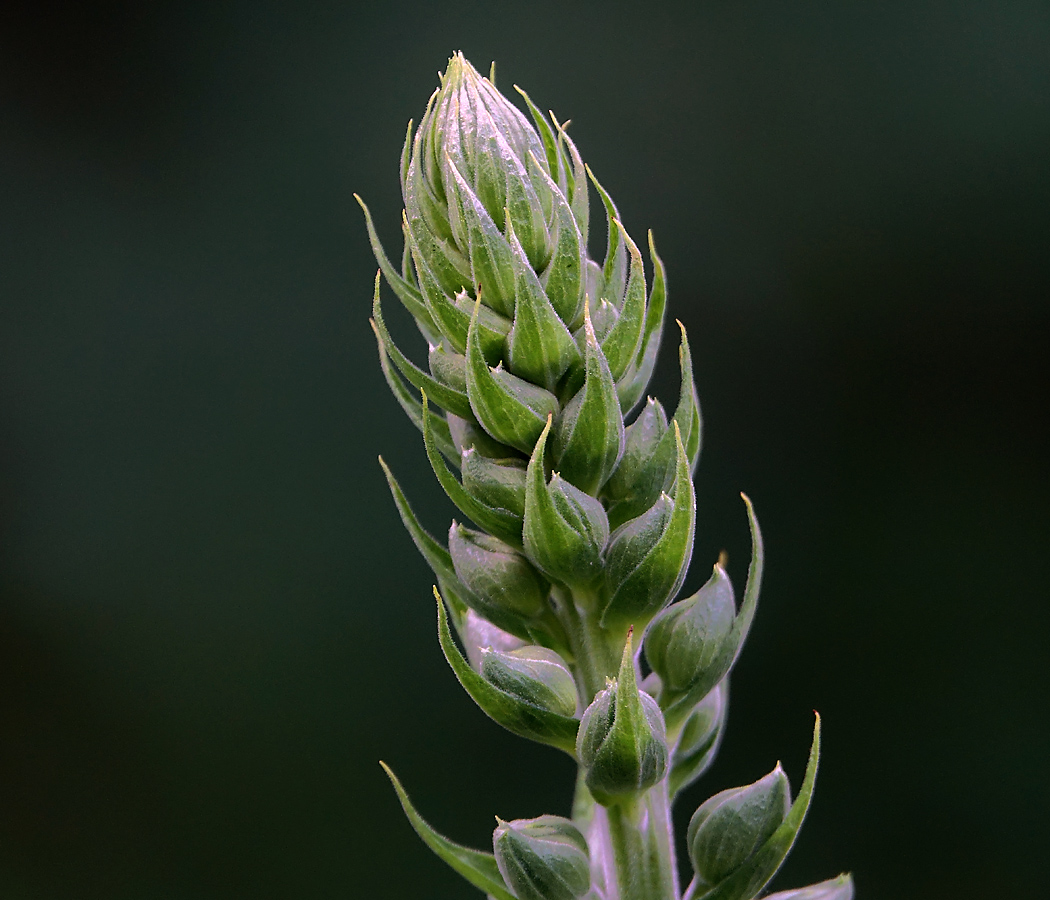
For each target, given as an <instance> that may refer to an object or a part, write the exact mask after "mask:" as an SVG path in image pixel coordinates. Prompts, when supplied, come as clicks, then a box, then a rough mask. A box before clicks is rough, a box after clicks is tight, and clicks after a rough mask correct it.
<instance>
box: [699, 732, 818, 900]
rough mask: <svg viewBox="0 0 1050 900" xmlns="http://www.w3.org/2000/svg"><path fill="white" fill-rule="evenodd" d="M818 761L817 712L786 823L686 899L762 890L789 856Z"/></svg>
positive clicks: (747, 897) (718, 899) (732, 897)
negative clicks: (744, 859)
mask: <svg viewBox="0 0 1050 900" xmlns="http://www.w3.org/2000/svg"><path fill="white" fill-rule="evenodd" d="M819 762H820V716H819V715H818V716H817V717H816V722H815V723H814V725H813V744H812V746H811V747H810V751H809V762H808V763H807V764H806V775H805V778H804V779H803V781H802V787H801V789H800V790H799V792H798V796H797V797H796V798H795V802H794V803H792V804H791V808H790V809H789V810H788V813H787V816H786V817H785V818H784V820H783V822H781V824H780V826H779V827H778V828H777V829H776V831H774V832H773V834H772V835H771V836H770V837H769V839H768V840H767V841H766V842H765V843H764V844H762V846H761V847H759V848H758V849H757V850H756V851H755V852H754V853H753V854H752V855H751V857H750V858H749V859H748V860H747V862H745V863H744V864H743V865H742V866H740V867H739V868H738V869H737V870H736V871H734V872H733V873H732V874H730V875H728V876H726V878H725V879H724V880H723V881H721V882H719V883H718V884H717V885H715V886H714V887H710V888H709V887H708V886H706V885H701V883H700V882H698V881H695V882H694V883H693V884H692V885H691V886H690V889H689V890H688V891H687V892H686V895H685V898H686V900H754V898H755V897H757V896H758V895H759V893H761V891H762V889H763V888H764V887H765V886H766V885H767V884H768V883H769V881H770V880H771V879H772V878H773V876H774V875H776V873H777V870H778V869H779V868H780V866H781V865H782V864H783V862H784V860H785V859H786V858H787V855H788V853H789V852H790V851H791V847H792V845H793V844H794V843H795V838H796V837H798V832H799V830H800V829H801V828H802V822H803V821H804V820H805V818H806V813H807V811H808V810H809V803H810V800H811V799H812V798H813V786H814V784H815V783H816V780H817V767H818V765H819ZM690 843H692V842H691V841H690Z"/></svg>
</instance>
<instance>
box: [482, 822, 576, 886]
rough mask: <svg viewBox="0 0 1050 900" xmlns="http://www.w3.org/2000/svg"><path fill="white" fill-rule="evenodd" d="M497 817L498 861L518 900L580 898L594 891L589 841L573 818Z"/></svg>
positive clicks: (496, 843) (494, 845)
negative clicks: (513, 818) (505, 818)
mask: <svg viewBox="0 0 1050 900" xmlns="http://www.w3.org/2000/svg"><path fill="white" fill-rule="evenodd" d="M497 821H499V824H498V825H497V826H496V830H495V832H494V833H493V835H492V846H493V849H494V850H495V856H496V864H497V865H498V866H499V871H500V874H501V875H502V876H503V880H504V882H505V883H506V884H508V885H509V886H510V888H511V889H512V890H513V891H514V893H515V895H516V896H517V897H518V898H519V900H579V898H581V897H583V896H584V895H585V894H586V893H587V891H588V890H590V886H591V871H590V867H591V863H590V855H589V854H588V851H587V841H586V839H585V838H584V836H583V835H582V834H581V833H580V830H579V829H578V828H577V827H576V826H575V825H573V823H572V822H570V821H569V820H568V819H563V818H562V817H561V816H540V817H539V818H536V819H517V820H516V821H513V822H504V821H501V820H497Z"/></svg>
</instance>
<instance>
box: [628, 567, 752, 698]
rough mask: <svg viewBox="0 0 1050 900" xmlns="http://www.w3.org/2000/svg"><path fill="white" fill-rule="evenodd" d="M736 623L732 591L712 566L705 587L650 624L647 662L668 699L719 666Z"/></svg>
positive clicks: (719, 570)
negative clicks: (658, 679)
mask: <svg viewBox="0 0 1050 900" xmlns="http://www.w3.org/2000/svg"><path fill="white" fill-rule="evenodd" d="M735 619H736V603H735V602H734V599H733V586H732V585H731V584H730V582H729V576H728V575H726V572H725V569H723V568H722V565H721V564H720V563H715V567H714V572H713V573H712V574H711V578H710V579H709V580H708V582H707V584H705V585H704V586H703V587H702V588H700V590H699V591H697V592H696V593H695V594H693V595H692V596H691V597H687V598H685V599H684V600H679V601H678V602H677V603H673V604H671V605H670V606H669V607H667V609H665V610H664V611H663V612H661V613H660V614H659V615H658V616H657V617H656V619H654V620H653V623H652V625H651V626H650V627H649V630H648V631H647V632H646V635H645V643H644V647H645V658H646V661H647V662H648V663H649V666H650V667H651V668H652V670H653V671H654V672H656V673H657V674H658V675H659V676H660V680H661V682H662V683H663V686H664V688H665V689H666V690H667V691H668V692H669V693H670V694H672V695H674V694H680V693H683V692H685V691H687V690H689V688H690V687H692V686H693V685H694V684H696V682H697V681H699V680H700V679H701V678H704V676H705V674H706V672H707V670H708V669H709V668H710V667H711V665H712V663H717V662H718V657H719V655H720V652H721V649H722V646H723V645H724V644H725V642H726V640H727V638H728V637H729V635H730V633H731V632H732V630H733V622H734V621H735ZM708 680H709V679H708Z"/></svg>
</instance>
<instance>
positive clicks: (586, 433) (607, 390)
mask: <svg viewBox="0 0 1050 900" xmlns="http://www.w3.org/2000/svg"><path fill="white" fill-rule="evenodd" d="M584 331H585V332H586V336H587V337H586V341H585V343H584V368H585V377H584V383H583V387H582V388H580V389H579V390H578V391H577V392H576V394H575V396H573V397H572V399H571V400H569V401H568V403H566V404H565V409H564V411H563V412H562V414H561V417H560V419H559V421H558V426H557V428H556V429H555V430H554V437H553V441H552V444H553V446H552V449H553V451H554V459H555V464H556V465H557V466H558V469H559V470H560V472H561V473H562V475H563V476H564V477H565V478H566V479H567V480H568V481H570V482H571V483H572V484H574V485H575V486H576V487H578V488H579V489H580V490H582V491H586V492H587V493H588V494H591V495H596V494H597V493H598V489H599V488H600V487H601V486H602V485H603V484H605V482H606V481H607V480H608V479H609V476H610V475H611V474H612V473H613V470H614V469H615V468H616V464H617V463H618V462H619V461H620V455H621V454H622V453H623V446H624V427H623V416H622V415H621V414H620V400H619V398H618V397H617V395H616V382H614V381H613V377H612V373H611V372H610V371H609V363H608V362H607V361H606V359H605V354H604V353H603V352H602V349H601V347H599V346H598V339H597V337H595V334H594V328H593V325H592V323H591V318H590V315H589V314H588V312H587V310H586V309H585V310H584Z"/></svg>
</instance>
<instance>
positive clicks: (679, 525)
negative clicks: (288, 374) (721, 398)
mask: <svg viewBox="0 0 1050 900" xmlns="http://www.w3.org/2000/svg"><path fill="white" fill-rule="evenodd" d="M518 93H519V94H520V95H521V98H522V100H523V102H524V104H525V107H526V109H527V110H528V113H529V116H530V117H531V120H530V118H528V117H526V116H525V115H524V114H523V113H522V112H521V111H520V110H519V109H518V108H517V107H516V106H514V104H512V103H511V102H510V101H509V100H507V98H506V97H504V96H503V95H502V94H501V93H500V92H499V91H497V89H496V86H495V83H494V75H490V77H489V78H484V77H482V76H481V75H479V73H478V72H477V71H476V70H475V69H474V68H473V67H472V66H471V65H470V64H469V63H468V62H467V61H466V60H465V59H464V58H463V56H462V55H461V54H460V55H457V56H454V57H453V58H452V59H451V60H450V61H449V65H448V68H447V70H446V72H445V73H444V75H443V76H441V85H440V87H439V88H438V89H437V90H436V91H435V92H434V94H433V96H432V97H431V98H430V102H429V103H428V104H427V108H426V112H425V113H424V115H423V118H422V120H421V122H420V124H419V127H418V128H416V129H415V130H413V127H412V123H409V127H408V134H407V136H406V140H405V147H404V151H403V153H402V157H401V187H402V191H403V194H404V199H405V211H404V215H403V217H402V228H403V232H404V251H403V254H402V259H401V265H400V267H396V266H395V265H394V264H393V263H392V262H391V260H390V258H389V257H388V256H387V254H386V252H385V251H384V249H383V247H382V246H381V244H380V242H379V238H378V236H377V233H376V230H375V227H374V225H373V222H372V218H371V215H370V213H369V211H368V208H367V207H366V206H365V204H364V203H363V202H361V206H362V208H363V209H364V212H365V220H366V225H367V227H368V232H369V236H370V238H371V241H372V247H373V250H374V252H375V254H376V258H377V260H378V262H379V268H380V273H379V274H377V276H376V284H375V293H374V297H373V320H372V324H373V327H374V330H375V333H376V337H377V340H378V346H379V357H380V363H381V366H382V369H383V372H384V375H385V376H386V379H387V382H388V383H389V385H390V388H391V390H392V391H393V393H394V395H395V397H396V398H397V400H398V401H399V403H400V404H401V406H402V407H403V409H404V410H405V412H406V413H407V414H408V416H409V418H410V419H411V421H412V422H413V423H414V424H415V425H416V426H417V427H418V428H419V430H420V431H421V432H422V434H423V443H424V447H425V450H426V454H427V458H428V460H429V462H430V465H431V466H432V468H433V470H434V474H435V476H436V477H437V480H438V482H439V483H440V484H441V486H442V488H443V489H444V490H445V492H446V493H447V494H448V496H449V498H450V499H451V500H452V502H453V503H454V504H455V505H456V507H457V508H458V509H459V510H460V512H461V513H462V515H463V517H464V518H465V519H467V520H469V521H470V522H471V523H472V525H473V527H469V526H467V525H465V524H461V523H459V522H456V521H453V522H452V525H451V528H450V530H449V534H448V541H447V544H446V543H443V542H441V541H440V540H438V539H437V538H435V537H433V536H432V535H431V534H430V533H428V532H427V531H426V530H425V529H424V528H423V527H422V525H421V524H420V522H419V521H418V519H417V518H416V515H415V513H414V512H413V510H412V508H411V507H410V505H409V503H408V501H407V499H406V497H405V495H404V493H403V492H402V490H401V488H400V486H399V485H398V483H397V481H396V480H395V478H394V476H393V474H392V473H391V472H390V471H389V469H388V468H387V467H386V465H385V464H384V471H385V472H386V475H387V479H388V482H389V484H390V488H391V492H392V494H393V496H394V501H395V503H396V505H397V508H398V511H399V512H400V514H401V517H402V520H403V521H404V523H405V526H406V528H407V529H408V531H409V533H410V535H411V537H412V539H413V541H414V542H415V544H416V546H417V547H418V549H419V551H420V552H421V553H422V555H423V556H424V558H425V559H426V560H427V562H428V563H429V564H430V566H431V568H432V569H433V571H434V575H435V578H436V580H437V587H436V589H435V591H436V593H437V610H438V635H439V642H440V645H441V648H442V651H443V652H444V655H445V657H446V659H447V660H448V662H449V664H450V666H451V667H452V669H453V671H454V673H455V675H456V677H457V679H458V680H459V682H460V684H461V685H462V686H463V687H464V689H465V690H466V692H467V693H468V694H469V695H470V696H471V697H472V698H473V699H474V700H475V701H476V703H477V704H478V706H480V707H481V709H482V710H484V712H485V713H487V714H488V715H489V717H491V718H492V719H493V720H494V721H496V722H498V723H499V724H501V725H503V726H504V727H505V728H507V729H509V730H511V731H512V732H514V733H515V734H518V735H521V736H523V737H526V738H529V739H531V740H535V741H538V742H540V743H545V744H548V745H550V746H553V747H556V748H558V749H560V750H562V751H564V752H565V753H568V754H569V755H570V756H572V757H573V758H574V760H576V762H577V764H578V766H579V768H580V776H581V777H580V778H579V780H578V786H577V793H576V797H575V799H574V803H573V820H572V821H570V820H568V819H562V818H559V817H556V816H541V817H539V818H537V819H529V820H518V821H511V822H503V821H500V822H499V825H498V827H497V828H496V831H495V834H494V836H493V853H486V852H483V851H478V850H469V849H467V848H465V847H461V846H460V845H458V844H454V843H452V842H451V841H448V840H447V839H446V838H443V837H441V836H440V835H439V834H438V833H437V832H435V831H434V830H433V829H432V828H431V827H430V826H429V825H428V824H427V823H426V822H425V821H424V820H423V819H422V818H421V817H420V816H419V814H418V813H417V812H416V811H415V809H414V808H413V807H412V805H411V803H410V802H409V800H408V797H407V795H406V794H405V792H404V790H403V789H402V788H401V785H400V783H399V782H398V781H397V779H396V778H394V776H393V774H392V773H390V772H389V770H388V774H390V776H391V779H392V780H393V782H394V785H395V788H396V789H397V792H398V795H399V797H400V799H401V802H402V805H403V807H404V809H405V812H406V814H407V815H408V817H409V820H410V821H411V823H412V825H413V827H414V828H415V829H416V831H417V832H418V833H419V835H420V836H421V837H422V838H423V840H424V841H425V842H426V843H427V844H428V845H429V846H430V847H431V849H433V850H434V851H435V852H436V853H437V854H438V855H439V856H440V857H441V858H442V859H444V860H445V861H446V862H448V863H449V865H451V866H452V867H453V868H454V869H456V871H458V872H459V873H460V874H461V875H463V876H464V877H465V878H466V879H467V880H468V881H469V882H470V883H471V884H473V885H474V886H476V887H478V888H479V889H481V890H482V891H484V892H486V893H487V894H488V895H489V896H491V897H496V898H499V900H511V898H518V900H561V898H565V900H574V898H582V897H589V898H591V900H680V898H683V897H684V898H687V900H701V898H704V900H751V898H754V897H756V896H758V894H759V893H760V892H761V891H762V890H763V888H764V887H765V885H766V884H767V883H768V881H769V880H770V879H771V878H772V877H773V875H774V874H775V873H776V871H777V869H778V868H779V866H780V864H781V863H782V861H783V859H784V857H785V856H786V855H787V853H788V851H789V850H790V848H791V845H792V843H793V841H794V839H795V836H796V834H797V833H798V829H799V827H800V826H801V824H802V819H803V817H804V816H805V812H806V809H807V808H808V804H809V799H810V796H811V794H812V790H813V782H814V779H815V776H816V766H817V758H818V755H819V719H818V721H817V728H816V730H815V732H814V740H813V749H812V750H811V754H810V762H809V765H808V767H807V771H806V777H805V780H804V782H803V785H802V788H801V790H800V791H799V794H798V796H797V797H796V798H795V800H794V802H792V801H791V798H790V794H789V790H788V784H787V778H786V776H785V775H784V773H783V772H782V771H781V770H780V769H779V767H778V768H777V769H776V770H775V771H774V772H773V773H772V774H771V775H769V776H767V777H766V778H764V779H762V780H760V781H758V782H756V783H755V784H753V785H750V786H748V787H745V788H739V789H736V790H730V791H723V792H721V793H719V794H716V795H715V796H714V797H712V798H711V799H710V800H709V801H707V803H705V804H703V805H702V806H701V807H700V808H699V809H698V810H697V812H696V814H695V815H694V817H693V819H692V822H691V824H690V828H689V848H690V859H691V861H692V864H693V871H694V878H693V880H692V882H691V883H690V884H689V886H688V887H687V888H686V890H685V892H684V893H683V891H682V890H681V889H680V886H679V876H678V869H677V862H676V860H675V854H674V843H675V842H674V837H673V834H672V833H671V831H670V827H671V826H670V806H671V803H672V801H673V800H674V798H675V796H676V795H677V794H678V793H679V792H680V791H681V790H682V789H684V788H685V787H686V786H688V785H689V784H691V783H693V782H694V781H695V780H696V779H697V778H699V777H700V775H702V774H703V773H704V772H705V771H706V770H707V769H708V767H709V766H710V764H711V762H712V760H713V758H714V755H715V752H716V751H717V748H718V744H719V742H720V739H721V735H722V732H723V729H724V726H725V721H726V707H727V702H728V678H727V676H728V674H729V671H730V669H731V668H732V666H733V664H734V662H735V661H736V658H737V655H738V653H739V651H740V648H741V646H742V644H743V642H744V639H745V638H746V636H747V632H748V629H749V627H750V625H751V621H752V618H753V616H754V612H755V607H756V604H757V600H758V588H759V583H760V581H761V574H762V540H761V534H760V532H759V529H758V523H757V521H756V519H755V516H754V511H753V510H752V508H751V504H750V502H749V501H748V500H747V498H746V497H745V498H744V499H745V504H746V507H747V514H748V518H749V522H750V527H751V535H752V562H751V568H750V570H749V572H748V580H747V587H746V589H745V591H744V596H743V600H742V602H741V604H740V608H739V610H738V609H737V606H736V600H735V596H734V593H733V589H732V586H731V585H730V582H729V578H728V576H727V575H726V572H725V568H724V565H723V562H722V561H720V562H719V564H718V565H716V566H715V568H714V574H713V575H712V577H711V579H710V581H709V582H708V583H707V584H706V585H704V587H703V588H701V589H700V590H699V591H698V592H697V593H696V594H694V595H693V596H691V597H688V598H686V599H684V600H679V601H678V602H676V603H672V601H673V600H674V598H675V596H676V594H677V593H678V591H679V589H680V588H681V586H682V583H683V581H684V579H685V575H686V571H687V569H688V566H689V561H690V557H691V554H692V547H693V532H694V525H695V511H696V509H695V508H696V504H695V497H694V493H693V483H692V476H693V471H694V469H695V467H696V464H697V459H698V457H699V453H700V437H701V419H700V410H699V406H698V403H697V397H696V388H695V385H694V383H693V374H692V361H691V356H690V350H689V343H688V340H687V338H686V333H685V328H684V327H681V323H679V326H680V330H681V342H680V345H679V353H678V357H679V365H680V370H681V390H680V393H679V397H678V401H677V405H676V407H675V410H674V412H673V414H672V415H671V416H670V417H669V416H668V414H667V412H666V411H665V409H664V407H663V406H662V405H661V404H660V403H659V401H657V400H654V399H652V398H649V399H647V400H646V401H645V403H644V404H643V405H642V406H641V409H640V410H639V409H638V406H639V404H641V403H642V398H643V396H644V395H645V391H646V387H647V385H648V383H649V379H650V376H651V374H652V371H653V366H654V364H655V361H656V354H657V350H658V347H659V344H660V337H661V333H662V330H663V322H664V311H665V306H666V298H667V293H666V280H665V276H664V269H663V264H662V263H661V261H660V258H659V257H658V256H657V254H656V251H655V248H654V246H653V240H652V235H650V236H649V241H648V246H649V255H650V259H651V265H652V274H651V283H650V279H647V277H646V272H645V265H644V262H643V259H642V254H641V251H640V250H639V249H638V246H637V244H636V243H635V241H634V240H632V238H631V237H630V235H629V234H628V232H627V230H626V229H625V228H624V226H623V224H622V222H621V221H620V216H619V213H618V211H617V208H616V205H615V204H614V203H613V201H612V198H611V197H610V196H609V194H608V193H607V192H606V191H605V190H604V189H603V188H602V186H601V185H600V184H599V183H598V181H597V179H595V178H594V175H593V173H591V171H590V169H589V168H588V167H586V166H585V165H584V164H583V161H582V159H581V157H580V154H579V152H578V151H577V149H576V146H575V145H574V143H573V142H572V140H571V139H570V138H569V136H568V134H567V132H566V129H565V125H564V124H562V123H560V122H559V121H558V120H557V119H556V118H555V117H554V115H553V114H551V115H550V117H549V119H548V118H546V117H544V116H543V115H542V114H541V112H540V111H539V110H538V109H537V108H536V106H535V105H534V104H533V103H532V101H531V100H530V99H529V97H528V96H527V95H526V94H525V93H524V92H523V91H521V90H519V91H518ZM591 186H593V188H594V190H595V191H596V192H597V195H598V196H599V197H600V199H601V201H602V206H603V208H604V218H605V233H606V241H605V252H604V258H603V260H602V262H601V263H600V264H599V262H597V261H596V260H593V259H591V257H590V256H589V249H588V247H589V240H588V236H589V226H590V206H589V193H590V187H591ZM358 199H359V201H360V198H358ZM381 276H383V277H385V279H386V281H387V283H388V284H389V286H390V287H391V288H392V289H393V292H394V294H395V295H396V296H397V298H398V299H399V300H400V301H401V303H402V304H403V305H404V307H405V308H406V309H407V310H408V311H409V313H411V315H412V317H413V318H414V319H415V322H416V325H417V326H418V328H419V331H420V332H421V333H422V335H423V337H424V338H425V339H426V342H427V345H428V355H427V356H428V358H427V365H426V366H425V367H424V366H420V365H417V364H416V363H414V362H413V361H412V360H411V359H410V358H409V356H408V355H407V354H405V353H404V352H402V350H401V349H400V348H399V347H398V345H397V344H396V343H395V342H394V340H393V338H392V337H391V334H390V332H389V330H388V328H387V325H386V322H385V320H384V318H383V310H382V305H381V301H380V284H381ZM450 623H451V626H452V627H451V628H450ZM453 632H455V636H454V634H453ZM456 637H458V644H457V641H456ZM643 650H644V655H645V659H646V661H647V662H648V665H649V669H650V670H651V672H650V674H649V675H648V677H646V678H645V679H644V680H643V679H642V678H641V672H642V670H641V654H642V651H643ZM852 892H853V889H852V883H851V882H850V880H849V878H848V877H847V876H842V877H840V878H839V879H836V880H833V881H831V882H825V883H824V884H821V885H814V886H812V887H810V888H805V889H803V890H802V891H793V892H787V893H784V894H777V895H775V896H776V897H778V898H781V900H787V898H793V900H848V898H851V897H852Z"/></svg>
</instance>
